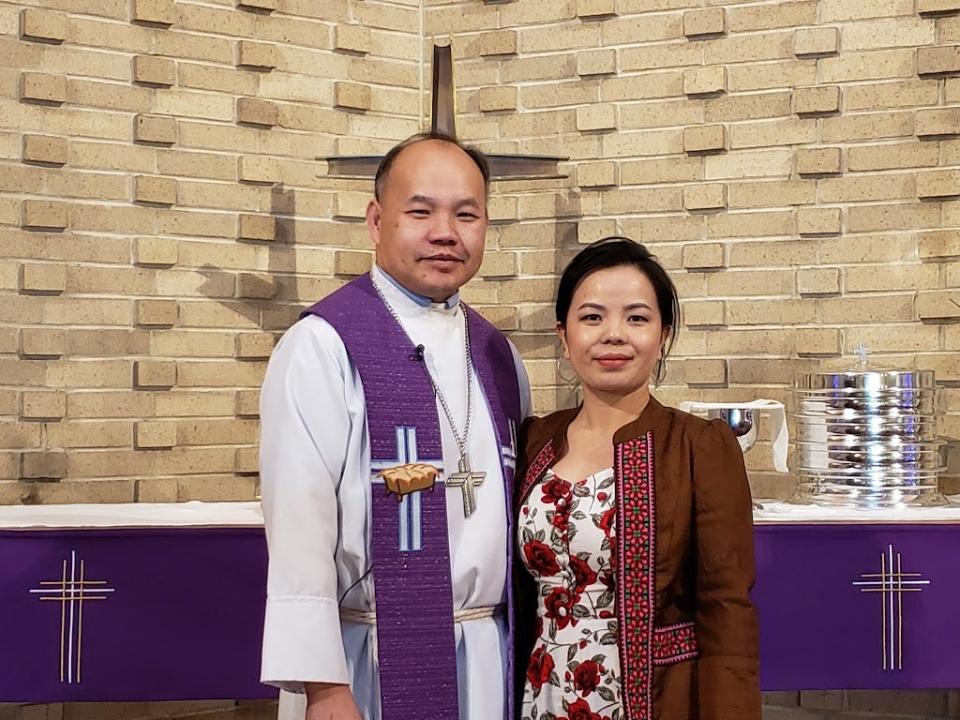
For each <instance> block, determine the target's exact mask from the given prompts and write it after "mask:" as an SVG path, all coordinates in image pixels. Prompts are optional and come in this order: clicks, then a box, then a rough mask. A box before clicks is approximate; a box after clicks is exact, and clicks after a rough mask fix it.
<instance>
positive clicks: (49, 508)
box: [0, 495, 960, 530]
mask: <svg viewBox="0 0 960 720" xmlns="http://www.w3.org/2000/svg"><path fill="white" fill-rule="evenodd" d="M947 500H949V501H950V504H949V505H945V506H943V507H901V508H895V507H894V508H845V507H823V506H818V505H798V504H795V503H787V502H783V501H781V500H764V499H763V498H757V502H759V503H760V504H761V505H763V508H762V509H755V510H754V511H753V521H754V523H756V524H757V525H771V524H780V523H846V524H869V523H883V524H897V523H911V524H913V523H960V495H954V496H952V497H948V498H947ZM262 526H263V513H262V511H261V508H260V503H259V502H199V501H197V500H192V501H190V502H183V503H96V504H93V503H83V504H76V505H4V506H0V530H38V529H42V528H145V527H210V528H217V527H247V528H255V527H262Z"/></svg>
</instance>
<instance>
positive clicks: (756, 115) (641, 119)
mask: <svg viewBox="0 0 960 720" xmlns="http://www.w3.org/2000/svg"><path fill="white" fill-rule="evenodd" d="M425 32H426V35H427V36H428V37H431V38H443V37H446V36H452V37H453V46H454V56H455V58H456V61H457V63H458V66H457V78H458V82H459V96H458V101H459V107H460V109H461V111H462V114H461V116H460V117H459V118H458V122H459V125H458V128H459V130H460V133H461V134H462V135H463V136H464V137H465V138H467V139H468V140H471V141H474V142H476V143H477V144H479V145H480V146H481V147H483V148H485V149H488V150H491V151H506V152H524V153H536V154H550V155H558V156H564V157H567V158H569V160H568V161H567V162H566V163H563V164H562V166H561V167H562V168H563V169H564V170H565V171H566V172H567V173H568V174H569V179H568V180H567V181H566V182H565V183H563V182H558V183H557V184H556V185H554V186H552V189H551V191H550V192H548V193H546V194H544V193H540V194H538V195H534V196H528V195H527V194H526V193H525V191H524V190H522V189H517V188H515V187H513V186H512V185H511V184H510V183H504V184H503V185H502V187H501V188H500V192H499V194H498V197H497V200H498V203H503V207H507V208H513V207H516V208H517V213H516V216H515V217H510V216H506V217H504V218H503V222H502V223H501V224H498V225H497V226H496V227H495V228H494V229H493V231H492V232H491V235H490V246H491V247H490V251H491V252H492V251H494V250H496V249H500V251H506V252H510V253H511V254H515V255H516V256H517V266H518V268H519V270H520V274H519V280H518V281H515V282H510V283H504V284H502V285H500V286H499V287H494V288H492V296H490V295H489V294H490V292H491V291H490V290H488V289H487V288H486V287H484V293H485V297H484V301H487V297H490V301H492V302H494V303H498V304H499V305H501V308H500V310H499V312H506V311H505V310H504V309H503V307H502V306H503V305H504V304H516V303H519V306H517V307H516V313H517V314H518V316H519V318H520V323H519V327H518V329H517V331H516V332H515V333H514V334H513V338H514V340H515V341H517V342H518V344H519V345H520V346H521V347H522V349H523V350H524V353H525V356H526V358H527V359H528V362H529V363H530V365H531V371H532V374H533V376H534V378H535V383H536V385H537V387H536V391H535V395H536V400H537V407H539V408H541V409H550V408H552V407H554V406H555V405H556V404H562V403H563V402H565V401H566V400H567V399H569V396H570V393H569V390H568V389H566V388H559V387H558V386H557V383H559V382H560V381H559V380H558V379H557V378H556V376H555V374H554V372H553V368H552V365H551V362H552V359H553V357H554V354H553V353H554V343H553V342H551V340H550V330H551V319H550V318H551V313H550V300H551V298H552V291H553V283H554V281H555V277H556V270H557V268H560V267H562V266H563V262H564V260H565V259H566V258H567V257H568V256H569V255H570V253H572V252H575V251H576V249H577V248H578V247H580V246H581V245H582V244H584V243H588V242H591V241H592V240H595V239H598V238H599V237H601V236H603V235H604V234H610V233H621V234H625V235H628V236H630V237H632V238H633V239H635V240H639V241H641V242H644V243H646V244H647V245H649V246H650V247H651V248H652V249H653V250H654V252H656V253H657V254H658V255H659V256H660V258H661V259H662V260H663V261H664V263H665V264H666V266H667V267H668V268H669V270H670V271H671V273H672V275H673V277H674V279H675V280H676V282H677V285H678V287H679V289H680V292H681V296H682V299H683V314H684V318H685V322H684V326H683V328H682V330H681V333H680V340H679V342H678V344H677V346H676V348H675V351H674V352H675V357H674V359H673V360H672V362H670V363H669V366H670V371H669V374H668V377H667V379H666V382H665V384H664V386H663V387H662V388H661V389H660V394H661V395H662V396H663V397H664V398H666V399H667V400H668V401H670V402H675V401H679V400H682V399H702V400H724V399H726V400H734V401H736V400H748V399H753V398H756V397H768V398H773V399H777V400H784V401H787V402H789V401H790V386H791V384H792V382H793V379H794V377H795V375H796V373H798V372H801V371H803V370H807V369H813V368H817V367H820V366H824V364H825V363H839V362H842V358H843V357H850V353H851V351H852V350H853V348H854V347H855V346H856V345H857V344H858V343H859V342H861V341H862V342H864V343H865V344H866V345H867V346H869V347H870V348H871V349H872V350H873V353H874V355H875V356H876V357H878V358H879V359H880V360H881V361H882V362H883V363H889V364H893V365H899V366H905V367H929V368H934V369H936V370H937V372H938V375H939V377H940V379H941V382H942V384H943V386H944V388H945V389H944V391H943V392H944V395H945V398H946V403H945V405H944V407H945V408H946V412H947V416H946V417H945V418H944V420H943V422H942V430H943V433H944V434H946V435H951V436H953V437H957V431H958V429H960V417H958V416H957V408H956V405H957V403H956V399H957V395H956V393H957V392H958V391H957V389H956V385H957V382H958V377H957V374H958V372H960V363H958V361H957V359H956V352H957V350H958V349H960V348H958V347H957V345H956V342H957V338H958V337H960V334H958V333H957V332H955V330H956V325H955V324H956V322H957V320H958V318H960V310H958V308H957V306H956V303H958V302H960V289H956V288H957V281H958V279H960V270H958V267H960V263H958V259H960V248H958V242H960V241H958V240H957V238H958V237H960V235H958V233H957V229H956V228H957V223H958V218H960V213H958V212H957V210H956V208H955V207H954V205H955V204H956V203H957V201H958V198H960V153H958V152H957V151H956V148H955V144H956V143H957V142H958V139H957V138H958V137H960V115H958V113H960V109H958V108H957V107H956V106H954V103H957V102H958V101H960V85H957V86H955V85H954V83H960V54H958V53H960V45H957V43H960V3H957V2H936V3H923V2H921V3H919V4H918V3H915V2H912V1H911V0H890V1H888V2H875V1H873V0H869V1H867V0H862V1H861V0H857V1H856V2H847V1H846V0H821V1H820V2H815V1H814V0H790V1H780V2H772V1H770V0H671V1H669V2H649V1H647V0H619V1H618V2H583V1H580V2H577V1H574V0H566V1H562V2H555V3H526V2H478V1H474V0H461V1H445V0H434V1H432V2H428V3H427V12H426V22H425ZM510 198H515V202H510ZM551 206H552V208H553V213H552V215H551V213H550V209H551ZM534 207H535V208H536V210H535V211H534V212H531V210H532V209H533V208H534ZM558 227H564V228H565V230H564V231H562V232H556V229H557V228H558ZM545 253H548V254H549V256H550V258H551V259H549V260H548V259H547V256H546V255H545ZM526 318H530V319H535V320H534V323H533V324H532V323H531V322H530V321H527V322H524V320H525V319H526ZM535 323H539V324H535ZM748 465H749V466H750V468H751V470H752V481H753V484H754V488H755V490H756V491H757V492H758V493H759V494H762V495H765V496H770V495H773V496H781V495H784V494H786V493H788V492H789V491H790V489H791V488H792V483H793V479H792V478H784V477H783V476H778V475H776V474H775V473H772V472H771V470H772V466H771V463H770V459H769V457H768V453H767V452H766V446H763V445H761V446H758V447H757V448H756V449H755V450H754V451H753V452H751V453H750V455H749V456H748ZM958 470H960V462H952V463H951V473H952V475H951V477H950V478H949V479H948V480H947V485H948V487H950V488H952V489H954V490H957V489H960V485H958V482H957V471H958Z"/></svg>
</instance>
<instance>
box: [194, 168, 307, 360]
mask: <svg viewBox="0 0 960 720" xmlns="http://www.w3.org/2000/svg"><path fill="white" fill-rule="evenodd" d="M296 212H297V198H296V190H294V189H292V188H287V187H285V186H284V185H283V183H278V184H277V185H274V186H273V187H272V188H271V190H270V211H269V214H267V215H241V218H240V221H239V222H240V226H241V227H240V230H239V232H238V238H237V242H240V243H243V244H244V245H247V246H253V247H256V248H260V249H261V250H262V252H263V254H264V255H265V256H266V259H265V260H262V259H261V257H259V253H258V257H257V259H256V265H257V266H256V268H253V269H249V270H246V271H240V272H239V273H238V272H234V271H228V270H225V269H223V268H219V267H217V266H215V265H212V264H210V263H207V264H205V265H203V266H201V267H200V268H199V270H198V272H199V273H200V274H201V275H203V276H204V278H205V281H204V282H203V284H202V285H201V286H200V288H199V290H200V292H201V294H203V295H204V296H205V297H207V298H208V299H210V300H215V301H217V302H219V303H220V304H221V305H223V306H224V307H226V308H228V309H229V310H230V311H232V312H234V313H236V314H237V315H239V316H241V317H242V318H244V319H245V320H246V321H247V324H248V327H249V328H250V329H257V330H261V331H264V332H276V331H284V330H286V329H287V328H288V327H290V325H292V324H293V323H294V322H296V320H297V317H298V315H299V312H300V309H301V308H300V306H299V304H297V303H294V304H292V305H291V304H289V301H290V300H291V299H296V297H297V287H296V285H297V278H296V272H297V255H296V235H297V231H296V222H295V218H296ZM230 287H232V288H233V292H232V294H231V295H229V296H228V295H226V294H225V292H224V290H225V289H226V288H230ZM238 355H239V353H238ZM238 359H244V358H242V357H238ZM246 359H265V358H254V357H249V358H246Z"/></svg>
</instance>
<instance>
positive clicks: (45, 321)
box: [0, 0, 960, 720]
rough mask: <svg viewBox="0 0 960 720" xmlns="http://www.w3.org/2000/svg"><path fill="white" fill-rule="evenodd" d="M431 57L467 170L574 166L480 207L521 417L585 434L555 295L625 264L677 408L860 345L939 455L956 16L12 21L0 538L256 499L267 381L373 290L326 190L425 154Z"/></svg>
mask: <svg viewBox="0 0 960 720" xmlns="http://www.w3.org/2000/svg"><path fill="white" fill-rule="evenodd" d="M447 37H451V38H452V41H453V45H454V55H455V59H456V63H457V67H456V79H457V83H458V87H459V92H458V98H457V100H458V108H459V111H460V115H459V116H458V127H459V130H460V133H461V135H462V136H463V137H464V138H465V139H467V140H470V141H474V142H476V143H478V144H479V145H481V146H482V147H483V148H484V149H487V150H489V151H496V152H510V153H532V154H551V155H561V156H564V157H567V158H569V160H568V161H566V162H564V163H563V164H562V165H561V167H562V169H563V171H564V173H565V174H566V175H567V177H566V178H562V179H556V180H543V181H523V182H510V183H506V182H504V183H498V184H497V185H496V186H495V187H494V194H493V197H492V201H491V215H492V218H493V224H492V226H491V230H490V233H489V236H488V253H487V258H486V259H485V262H484V265H483V268H482V270H481V273H480V276H479V277H478V278H477V279H476V280H475V281H474V282H473V283H471V284H470V286H468V288H467V289H466V291H465V297H466V298H467V299H468V300H469V301H470V302H472V303H473V304H475V305H476V306H478V307H479V308H481V309H482V311H483V312H485V313H486V314H487V315H488V316H489V317H490V318H491V319H493V320H494V321H495V322H496V323H497V324H498V325H499V326H500V327H501V328H503V329H504V330H506V331H509V332H510V334H511V336H512V338H513V339H514V341H515V342H516V343H517V345H518V346H519V347H520V349H521V350H522V352H523V354H524V357H525V359H526V362H527V365H528V369H529V371H530V375H531V378H532V380H533V383H534V388H535V390H534V393H535V400H536V406H537V408H538V409H539V410H540V411H547V410H550V409H553V408H554V407H557V406H560V405H566V404H568V403H570V402H572V400H573V393H572V391H571V388H569V387H567V386H565V385H564V384H563V383H562V381H560V380H559V378H558V377H557V376H556V373H555V365H554V360H555V357H556V355H555V351H556V347H555V342H554V340H553V336H552V326H553V320H552V317H553V311H552V299H553V294H554V290H555V285H556V278H557V275H558V272H559V271H560V270H561V269H562V267H563V266H564V264H565V263H566V261H567V260H568V259H569V257H571V256H572V254H573V253H575V252H576V251H577V250H578V249H579V248H580V247H582V245H583V244H585V243H588V242H590V241H592V240H595V239H597V238H599V237H602V236H604V235H608V234H614V233H622V234H626V235H629V236H630V237H633V238H634V239H637V240H640V241H642V242H644V243H646V244H648V245H649V246H650V247H651V248H652V249H653V250H654V251H655V252H656V253H657V254H658V255H659V256H660V258H661V259H662V260H663V262H664V263H665V265H666V266H667V267H668V268H669V270H670V271H671V273H672V274H673V277H674V278H675V280H676V282H677V284H678V287H679V288H680V291H681V295H682V297H683V301H684V317H685V326H684V327H683V328H682V331H681V337H680V340H679V342H678V344H677V346H676V348H675V357H674V358H673V359H672V361H671V362H670V363H669V374H668V377H667V380H666V382H665V384H664V385H663V387H662V388H661V389H660V394H661V395H662V396H663V397H664V398H665V399H666V400H667V401H668V402H675V401H679V400H681V399H703V400H718V399H728V400H746V399H752V398H755V397H770V398H775V399H781V400H785V401H788V402H789V387H790V385H791V383H792V381H793V378H794V375H795V373H797V372H799V371H802V370H805V369H810V368H814V367H817V366H819V365H820V364H822V363H824V362H828V361H836V360H838V359H839V358H841V356H844V355H849V353H850V351H851V349H852V348H853V347H854V346H855V345H856V344H857V343H858V342H860V341H863V342H865V343H866V344H868V345H870V346H871V347H872V348H873V349H874V350H875V352H876V354H877V355H878V356H881V358H882V360H883V361H884V362H887V363H890V364H896V365H904V366H908V367H913V366H919V367H931V368H934V369H936V370H937V372H938V375H939V377H940V378H941V381H942V383H943V385H944V388H945V389H944V395H945V400H946V402H945V403H944V407H945V409H946V411H947V414H946V416H945V418H944V420H943V422H942V431H943V433H944V434H946V435H950V436H953V437H960V408H958V404H960V389H958V385H960V365H958V362H957V359H956V353H957V351H958V350H960V331H958V325H957V324H956V323H957V320H958V316H960V311H958V309H957V308H956V307H955V301H956V302H960V209H958V208H960V204H958V202H960V51H958V47H960V2H957V1H956V0H819V2H817V1H815V0H779V1H775V2H772V1H770V0H556V1H555V2H535V1H534V0H503V1H499V2H493V1H488V0H323V2H309V3H308V2H300V1H299V0H199V1H193V0H190V1H188V0H69V1H68V0H23V1H22V2H9V1H7V0H2V1H0V257H2V260H0V503H38V502H39V503H44V502H91V501H92V502H132V501H141V502H155V501H172V500H191V499H207V500H248V499H252V498H253V497H254V496H255V494H256V490H257V478H256V467H255V447H256V442H257V392H258V386H259V383H260V380H261V378H262V375H263V370H264V367H265V361H266V359H267V358H268V356H269V353H270V349H271V348H272V346H273V343H274V342H275V340H276V338H277V337H278V335H279V334H280V333H281V332H282V331H283V330H284V329H285V328H286V327H288V326H289V324H290V323H291V322H292V321H293V319H294V318H295V317H296V314H297V312H298V310H299V309H300V308H301V307H303V306H304V305H306V304H307V303H309V302H310V301H312V300H314V299H316V298H318V297H321V296H323V295H324V294H326V293H328V292H329V291H331V290H332V289H334V288H335V287H337V286H338V285H339V284H341V283H342V282H344V281H345V280H347V279H349V278H350V277H352V276H354V275H356V274H357V273H360V272H363V271H364V270H365V269H366V268H367V267H368V266H369V263H370V255H369V248H368V243H367V239H366V232H365V229H364V227H363V225H362V224H361V222H360V219H361V217H362V213H363V208H364V206H365V204H366V201H367V198H368V195H369V191H370V186H369V184H368V183H366V182H358V181H346V180H339V181H335V180H331V179H329V178H325V177H324V172H323V170H324V168H323V164H322V163H320V162H317V161H316V160H315V158H317V157H322V156H328V155H332V154H353V153H376V152H380V151H382V150H384V149H385V148H386V147H388V146H389V145H391V144H392V143H393V142H394V141H396V140H398V139H400V138H403V137H405V136H407V135H409V134H411V133H413V132H415V131H417V130H418V129H420V128H421V118H422V116H423V113H424V112H425V110H426V108H427V107H428V98H427V97H426V95H425V94H424V93H421V89H422V83H423V78H424V76H426V77H429V68H428V66H427V64H426V62H425V59H426V58H427V57H428V56H429V55H428V53H429V44H430V41H433V40H437V39H439V40H443V39H445V38H447ZM748 464H749V465H750V468H751V470H752V473H753V474H752V480H753V482H754V486H755V490H756V491H757V492H758V493H760V494H762V495H783V494H786V493H788V492H789V490H790V487H791V485H790V483H791V481H790V479H784V478H783V477H781V476H777V475H775V474H773V473H772V472H771V466H770V463H769V460H768V459H767V458H766V456H765V454H764V446H763V445H761V446H760V447H758V448H757V449H756V450H754V451H753V452H752V453H750V455H749V456H748ZM951 473H952V477H953V478H957V477H960V461H958V460H953V461H952V463H951ZM951 487H954V488H956V487H957V484H956V481H955V480H952V481H951ZM767 700H768V705H767V707H766V711H765V715H766V716H767V717H769V718H776V719H779V720H793V719H794V718H828V717H829V718H834V717H850V718H854V717H855V718H861V719H863V720H866V718H873V719H874V720H879V719H882V718H892V717H894V716H896V717H904V716H909V717H948V716H956V715H957V714H958V713H960V704H958V699H957V695H956V693H943V692H938V693H886V694H876V693H853V692H850V693H775V694H771V695H769V696H768V698H767ZM271 711H272V710H271V707H270V706H269V705H259V704H254V705H248V704H241V706H240V707H237V706H236V704H235V703H216V702H214V703H200V704H166V703H150V704H122V705H92V706H88V705H63V706H60V705H57V706H33V707H19V706H0V720H8V718H9V719H10V720H12V719H13V718H16V719H17V720H27V719H29V720H34V719H39V718H46V719H49V720H85V718H87V717H96V718H98V719H99V718H129V719H131V720H132V719H133V718H148V717H149V718H153V717H174V716H176V717H187V716H190V717H194V716H196V717H201V716H202V717H206V718H211V720H212V719H214V718H221V717H223V718H226V717H231V718H241V717H242V718H259V717H266V716H269V714H270V713H271Z"/></svg>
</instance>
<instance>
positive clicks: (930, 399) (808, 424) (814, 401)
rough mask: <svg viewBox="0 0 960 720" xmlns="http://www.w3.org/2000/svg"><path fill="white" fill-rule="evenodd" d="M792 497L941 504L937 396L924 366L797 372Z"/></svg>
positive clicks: (870, 503)
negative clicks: (794, 493) (795, 481)
mask: <svg viewBox="0 0 960 720" xmlns="http://www.w3.org/2000/svg"><path fill="white" fill-rule="evenodd" d="M795 400H796V403H795V409H796V412H795V415H794V417H795V419H796V425H797V430H796V444H797V474H798V478H799V482H798V486H797V496H796V498H795V501H796V502H812V503H815V504H818V505H843V506H860V507H901V506H903V507H906V506H914V505H925V506H926V505H945V504H947V501H946V499H945V498H944V497H943V495H942V494H941V493H940V484H939V476H940V473H941V472H943V470H944V463H943V447H944V445H945V443H944V442H943V441H942V440H940V439H938V438H937V428H936V406H937V402H936V401H937V394H936V386H935V382H934V373H933V372H932V371H929V370H880V369H869V368H868V367H867V366H866V365H865V364H861V365H859V366H858V367H857V368H856V369H853V370H846V371H839V372H813V373H804V374H803V375H801V376H800V377H799V378H798V380H797V386H796V388H795Z"/></svg>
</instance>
